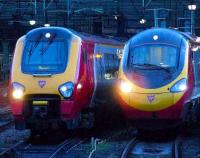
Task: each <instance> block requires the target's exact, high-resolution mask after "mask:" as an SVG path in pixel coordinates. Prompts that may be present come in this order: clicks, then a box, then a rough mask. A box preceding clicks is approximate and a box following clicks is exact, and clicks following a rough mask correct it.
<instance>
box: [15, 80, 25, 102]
mask: <svg viewBox="0 0 200 158" xmlns="http://www.w3.org/2000/svg"><path fill="white" fill-rule="evenodd" d="M24 91H25V87H24V86H23V85H22V84H20V83H18V82H14V83H13V84H12V96H13V98H14V99H22V98H23V96H24Z"/></svg>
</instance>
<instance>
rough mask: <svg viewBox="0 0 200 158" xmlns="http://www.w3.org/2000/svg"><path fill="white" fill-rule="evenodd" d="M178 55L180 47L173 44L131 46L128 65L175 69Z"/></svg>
mask: <svg viewBox="0 0 200 158" xmlns="http://www.w3.org/2000/svg"><path fill="white" fill-rule="evenodd" d="M178 56H179V52H178V48H177V47H174V46H171V45H141V46H136V47H133V48H130V51H129V59H128V66H129V68H133V67H137V66H145V67H146V66H155V67H160V68H165V69H174V68H177V66H178Z"/></svg>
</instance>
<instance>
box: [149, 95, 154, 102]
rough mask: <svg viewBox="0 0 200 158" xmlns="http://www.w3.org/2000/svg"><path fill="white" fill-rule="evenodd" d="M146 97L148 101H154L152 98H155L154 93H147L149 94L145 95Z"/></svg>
mask: <svg viewBox="0 0 200 158" xmlns="http://www.w3.org/2000/svg"><path fill="white" fill-rule="evenodd" d="M147 98H148V101H149V102H150V103H152V102H153V101H154V99H155V96H154V95H149V96H147Z"/></svg>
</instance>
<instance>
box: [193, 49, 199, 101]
mask: <svg viewBox="0 0 200 158" xmlns="http://www.w3.org/2000/svg"><path fill="white" fill-rule="evenodd" d="M195 48H196V49H195ZM192 65H193V71H194V87H195V88H194V91H193V98H199V97H200V50H199V49H198V47H197V46H193V50H192Z"/></svg>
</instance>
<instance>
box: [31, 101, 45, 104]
mask: <svg viewBox="0 0 200 158" xmlns="http://www.w3.org/2000/svg"><path fill="white" fill-rule="evenodd" d="M47 104H48V101H33V105H47Z"/></svg>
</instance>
